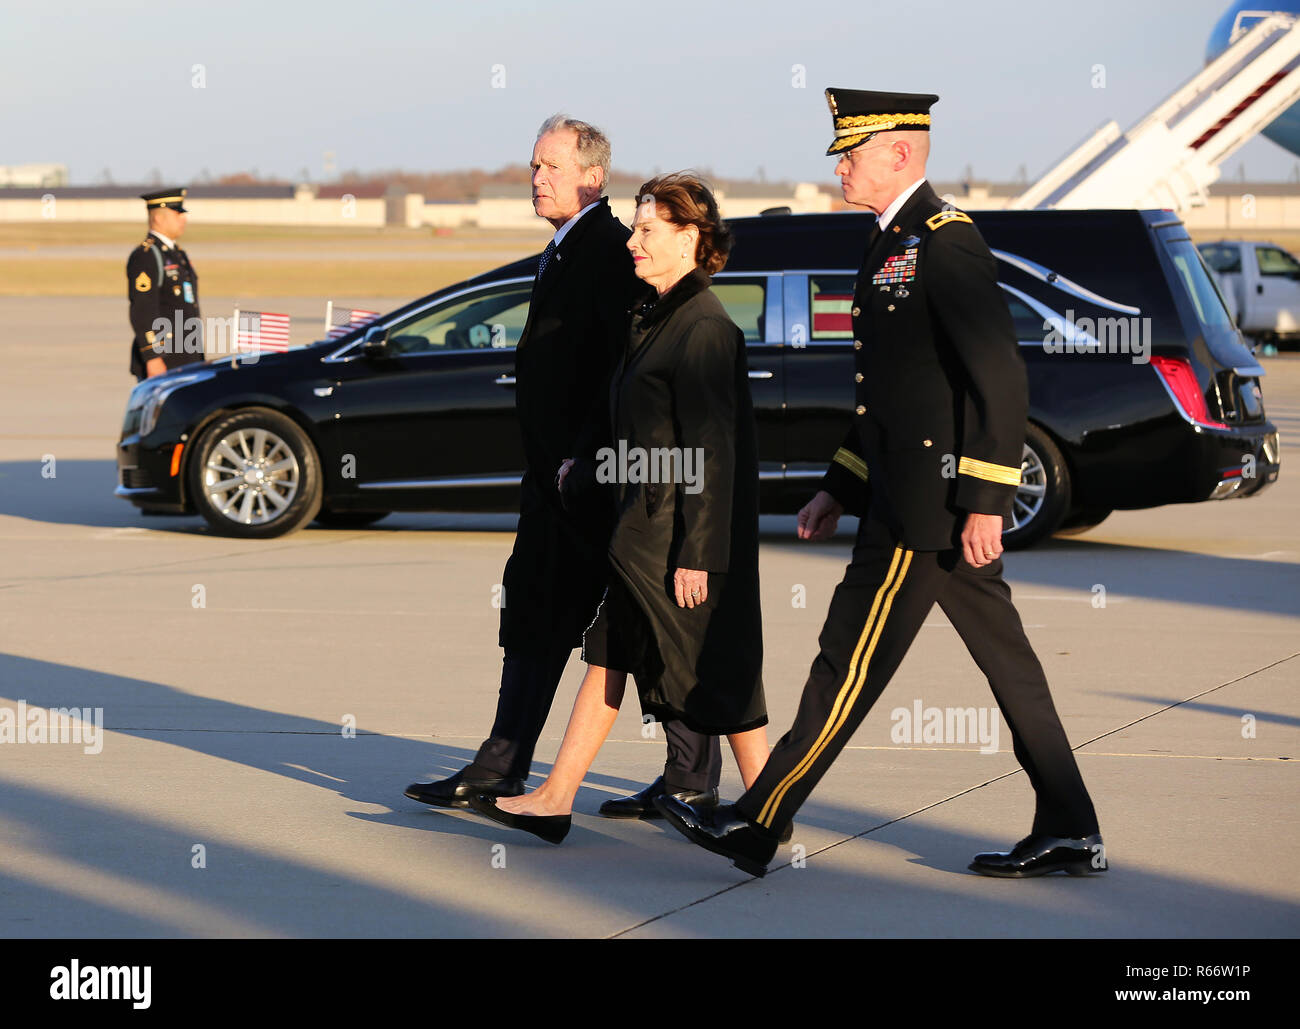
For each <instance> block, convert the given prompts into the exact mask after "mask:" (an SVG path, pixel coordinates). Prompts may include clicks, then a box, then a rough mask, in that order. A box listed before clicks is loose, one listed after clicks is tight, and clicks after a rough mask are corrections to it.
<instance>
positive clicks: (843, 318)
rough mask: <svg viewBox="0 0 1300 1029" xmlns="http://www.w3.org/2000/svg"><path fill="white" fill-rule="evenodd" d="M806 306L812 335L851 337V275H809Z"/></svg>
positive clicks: (834, 337) (822, 338) (815, 336)
mask: <svg viewBox="0 0 1300 1029" xmlns="http://www.w3.org/2000/svg"><path fill="white" fill-rule="evenodd" d="M808 309H809V310H810V311H811V312H812V338H813V339H814V340H825V339H852V338H853V314H852V311H853V276H852V275H809V276H808Z"/></svg>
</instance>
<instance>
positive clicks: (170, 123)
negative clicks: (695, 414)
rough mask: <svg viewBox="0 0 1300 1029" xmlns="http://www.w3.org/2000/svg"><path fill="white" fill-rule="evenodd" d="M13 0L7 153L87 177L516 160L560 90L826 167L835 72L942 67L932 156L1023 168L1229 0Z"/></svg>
mask: <svg viewBox="0 0 1300 1029" xmlns="http://www.w3.org/2000/svg"><path fill="white" fill-rule="evenodd" d="M16 7H18V5H17V4H16V2H15V0H4V9H3V13H2V14H0V110H3V115H2V116H0V164H21V163H27V162H43V161H55V162H62V163H65V164H67V165H68V166H69V168H70V170H71V173H72V177H73V181H74V182H76V183H87V182H92V181H96V180H98V179H99V177H100V175H101V173H102V171H103V170H104V169H105V168H107V169H109V170H110V172H111V173H112V175H113V177H114V179H115V180H116V181H119V182H134V181H142V180H144V179H145V178H146V177H147V176H148V175H149V174H150V172H151V170H152V169H154V168H158V169H159V170H160V171H161V172H162V174H163V176H164V177H165V178H166V179H167V180H168V181H175V182H182V183H183V182H188V181H192V180H193V179H194V178H195V177H196V176H197V175H198V173H199V172H200V170H201V169H204V168H206V169H208V170H209V171H210V172H211V173H213V174H222V173H226V172H232V171H239V170H246V169H250V168H256V169H258V170H259V171H261V172H262V173H263V174H267V173H275V174H278V175H281V176H284V177H287V178H296V177H297V176H298V174H299V172H300V170H301V169H303V168H308V169H310V172H311V175H312V177H313V178H316V179H318V178H320V177H321V175H322V166H323V154H324V152H325V151H327V150H332V151H334V153H335V154H336V163H337V166H338V168H339V169H348V168H358V169H361V170H374V169H383V168H395V167H400V168H405V169H411V170H423V169H451V168H468V167H482V168H489V169H490V168H496V167H499V166H501V165H503V164H507V163H510V162H522V161H526V160H527V158H528V153H529V149H530V147H531V144H532V139H533V134H534V132H535V130H536V127H537V125H538V124H539V123H540V122H541V121H542V120H543V119H544V118H545V117H546V116H547V115H549V114H551V113H553V112H554V111H556V110H564V111H567V112H568V113H570V114H572V115H574V116H576V117H581V118H585V119H587V120H589V121H592V122H595V123H596V124H598V125H600V126H601V127H602V128H604V129H605V130H606V131H607V132H608V133H609V135H610V137H611V138H612V140H613V143H614V162H615V165H616V166H618V167H621V168H623V169H626V170H629V171H634V172H650V171H652V170H654V169H655V168H659V169H662V170H668V169H675V168H682V167H695V168H710V169H712V170H713V172H714V173H715V174H717V175H722V176H735V177H751V176H755V175H756V174H757V172H758V169H759V168H762V169H763V170H764V172H765V173H766V175H767V177H768V178H770V179H782V178H784V179H798V180H810V181H820V182H830V181H832V175H831V160H830V159H829V158H826V157H824V156H822V154H823V152H824V150H825V148H826V142H827V139H828V138H829V128H828V126H829V124H830V119H829V115H828V113H827V110H826V105H825V102H824V100H823V98H822V89H823V87H825V86H827V85H835V86H842V87H850V88H864V89H901V90H908V91H917V92H934V93H938V94H939V95H940V97H941V98H942V99H941V101H940V103H939V104H938V105H936V107H935V110H934V115H935V126H934V127H935V139H934V144H933V150H932V156H931V162H930V171H931V176H932V177H933V178H936V179H951V178H954V177H957V176H960V175H961V174H962V172H963V170H964V169H965V168H966V167H967V166H968V165H969V166H970V167H971V168H972V169H973V171H974V173H975V175H976V176H977V177H979V178H991V179H997V180H1004V179H1013V178H1016V177H1018V175H1019V170H1020V168H1021V166H1024V167H1025V168H1026V169H1027V172H1028V174H1029V176H1030V178H1031V179H1032V178H1034V177H1036V176H1037V175H1038V174H1039V173H1041V172H1042V171H1044V170H1045V169H1046V168H1047V167H1048V166H1049V165H1050V164H1052V163H1053V162H1054V161H1055V160H1056V159H1057V158H1059V157H1060V156H1062V155H1063V154H1064V153H1065V152H1066V151H1067V150H1068V149H1070V148H1071V147H1072V146H1073V145H1074V144H1075V143H1077V142H1078V141H1079V140H1080V139H1082V138H1083V137H1084V136H1085V135H1087V134H1088V133H1090V132H1091V131H1092V130H1093V129H1094V128H1096V127H1097V126H1098V125H1100V124H1101V123H1102V122H1104V121H1106V120H1107V119H1109V118H1114V119H1116V120H1117V121H1119V123H1120V125H1121V127H1124V128H1127V127H1128V126H1129V125H1130V124H1131V123H1132V122H1133V121H1134V120H1135V119H1136V118H1137V117H1139V116H1140V115H1142V114H1143V113H1145V111H1147V110H1148V109H1149V108H1151V107H1153V106H1154V105H1155V104H1156V103H1157V102H1158V101H1160V100H1161V99H1163V98H1164V97H1165V95H1166V94H1167V93H1168V92H1169V91H1170V90H1172V89H1173V87H1174V86H1176V85H1177V84H1178V83H1179V82H1181V81H1183V80H1184V79H1186V78H1188V77H1189V76H1190V75H1192V74H1193V73H1194V72H1195V71H1196V70H1197V69H1198V68H1199V67H1200V66H1201V63H1202V60H1203V56H1204V53H1205V45H1206V41H1207V39H1208V37H1209V34H1210V30H1211V28H1212V27H1213V25H1214V22H1215V21H1216V20H1217V18H1218V17H1219V15H1220V14H1222V13H1223V11H1224V10H1226V9H1227V7H1228V2H1227V0H1090V2H1087V3H1076V2H1065V0H1041V2H1037V3H1035V2H1024V0H989V2H970V0H964V2H953V0H911V2H909V0H892V2H888V3H885V2H877V0H843V2H840V3H826V2H822V0H782V2H775V0H749V2H744V3H722V2H712V0H695V2H691V3H689V4H682V5H669V4H646V3H637V4H628V3H623V2H619V0H606V2H604V3H596V2H571V0H555V2H551V3H545V2H532V3H523V2H515V0H496V2H491V0H489V2H480V3H466V2H464V0H460V2H453V3H446V2H433V3H397V2H392V0H371V2H369V3H365V4H340V3H335V2H331V0H320V2H318V3H316V4H314V5H307V4H303V3H301V2H299V3H294V4H291V5H290V4H278V3H274V2H270V0H267V2H261V3H251V2H247V0H230V2H226V3H222V4H219V5H218V4H207V3H199V2H195V3H189V4H181V5H169V4H163V3H157V2H155V3H142V2H127V3H103V4H95V5H91V6H89V7H84V8H83V7H78V6H74V5H70V4H64V3H59V2H43V3H40V4H35V3H33V4H23V5H22V7H21V9H18V10H15V8H16ZM647 10H649V11H654V12H656V13H658V14H659V18H660V20H659V21H658V23H646V24H642V19H644V18H646V14H645V12H646V11H647ZM196 64H201V65H203V74H204V77H205V79H206V86H205V88H203V89H196V88H193V86H192V85H191V82H192V79H193V77H194V75H193V71H192V68H193V66H194V65H196ZM1098 64H1100V65H1104V66H1105V88H1101V89H1098V88H1094V85H1093V78H1094V73H1093V67H1094V65H1098ZM498 66H499V67H498ZM795 66H801V67H802V69H803V70H804V75H805V77H806V86H805V87H804V88H796V86H795V85H794V84H793V82H794V80H795V79H796V77H797V76H798V74H799V71H798V69H797V68H796V67H795ZM502 74H503V75H504V88H494V85H493V82H494V77H495V79H496V81H497V82H500V81H501V77H502ZM1296 160H1297V159H1296V158H1295V157H1293V156H1292V155H1290V154H1288V153H1286V152H1285V151H1283V150H1281V149H1280V148H1278V147H1276V146H1274V145H1273V144H1272V143H1270V142H1268V141H1267V140H1263V139H1257V140H1255V141H1254V142H1252V143H1250V144H1249V145H1248V146H1247V147H1246V148H1245V149H1244V150H1243V151H1241V152H1240V153H1239V155H1238V156H1237V157H1234V158H1233V159H1232V161H1231V162H1230V164H1229V166H1228V167H1227V168H1225V177H1231V178H1235V177H1236V176H1237V173H1238V165H1239V164H1240V163H1241V162H1243V161H1244V163H1245V165H1246V171H1247V174H1249V175H1250V176H1251V177H1252V178H1286V177H1288V176H1289V175H1290V174H1291V173H1292V171H1293V169H1294V168H1295V165H1296Z"/></svg>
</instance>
